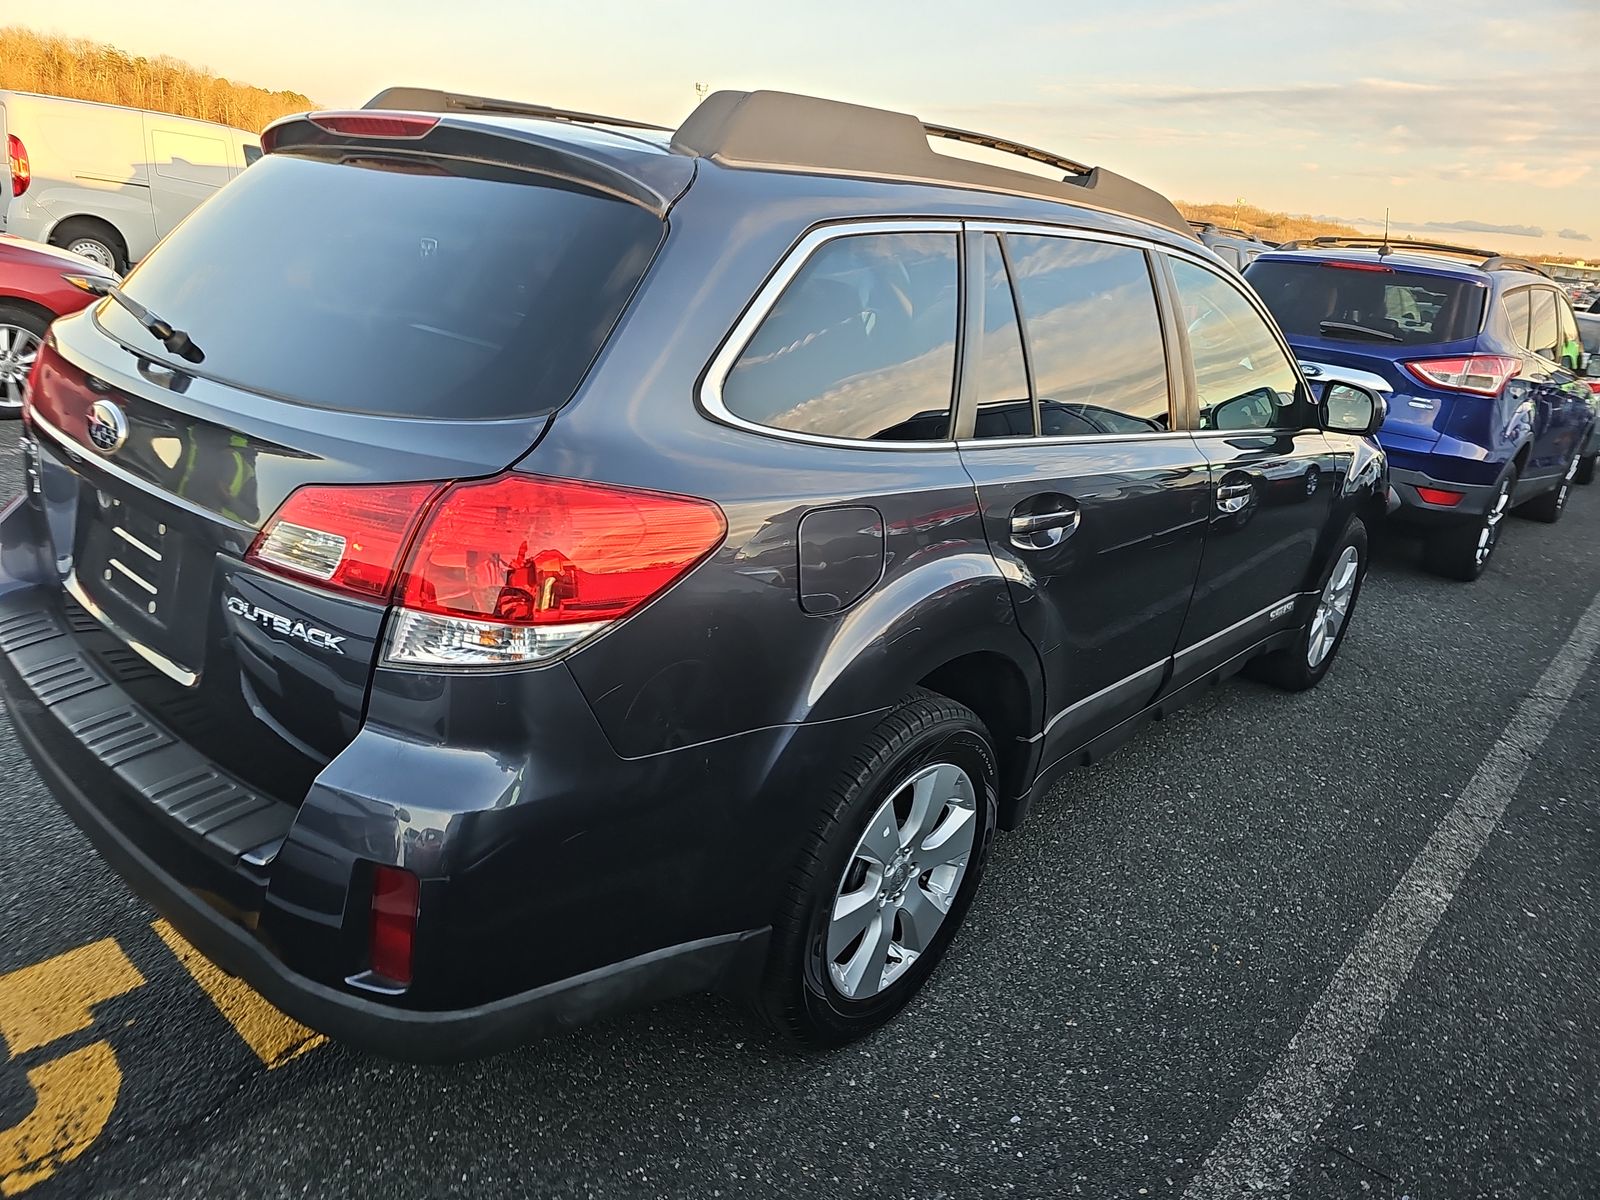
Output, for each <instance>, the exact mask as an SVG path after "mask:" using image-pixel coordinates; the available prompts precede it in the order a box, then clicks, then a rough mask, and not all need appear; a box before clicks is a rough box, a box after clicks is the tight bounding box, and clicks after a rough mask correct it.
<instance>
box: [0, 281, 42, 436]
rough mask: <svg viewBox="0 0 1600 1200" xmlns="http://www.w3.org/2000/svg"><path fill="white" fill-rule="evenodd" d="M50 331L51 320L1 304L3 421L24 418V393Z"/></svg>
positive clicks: (0, 395)
mask: <svg viewBox="0 0 1600 1200" xmlns="http://www.w3.org/2000/svg"><path fill="white" fill-rule="evenodd" d="M48 328H50V318H49V317H47V316H44V315H43V314H41V313H39V312H37V311H35V310H34V309H31V308H21V307H19V306H18V305H15V304H0V420H14V419H15V418H17V417H20V416H21V415H22V392H23V389H24V388H25V387H27V384H28V373H29V372H30V371H32V370H33V360H34V359H36V358H38V357H39V347H40V345H41V344H43V342H44V332H45V330H46V329H48Z"/></svg>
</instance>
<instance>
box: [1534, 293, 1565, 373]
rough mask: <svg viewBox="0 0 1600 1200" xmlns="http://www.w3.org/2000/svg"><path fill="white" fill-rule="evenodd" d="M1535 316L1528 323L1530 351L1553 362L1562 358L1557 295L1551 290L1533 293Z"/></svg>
mask: <svg viewBox="0 0 1600 1200" xmlns="http://www.w3.org/2000/svg"><path fill="white" fill-rule="evenodd" d="M1530 307H1531V308H1532V310H1533V315H1532V317H1531V318H1530V319H1529V323H1528V349H1529V350H1532V351H1533V352H1534V353H1535V354H1537V355H1539V356H1540V357H1541V358H1548V359H1549V360H1550V361H1551V362H1554V361H1556V360H1557V359H1558V358H1560V357H1561V345H1560V343H1561V327H1560V323H1559V322H1558V321H1557V319H1556V294H1555V293H1554V292H1552V291H1551V290H1550V289H1549V288H1534V289H1533V292H1532V293H1531V305H1530Z"/></svg>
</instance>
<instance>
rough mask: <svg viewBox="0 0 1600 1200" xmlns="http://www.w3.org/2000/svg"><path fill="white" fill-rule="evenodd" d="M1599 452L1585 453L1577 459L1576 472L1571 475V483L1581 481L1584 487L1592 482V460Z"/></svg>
mask: <svg viewBox="0 0 1600 1200" xmlns="http://www.w3.org/2000/svg"><path fill="white" fill-rule="evenodd" d="M1597 458H1600V454H1585V455H1584V456H1583V457H1582V458H1580V459H1579V460H1578V473H1577V474H1576V475H1574V476H1573V477H1572V482H1573V483H1581V484H1583V485H1584V486H1585V487H1587V486H1588V485H1589V484H1591V483H1593V482H1594V462H1595V459H1597Z"/></svg>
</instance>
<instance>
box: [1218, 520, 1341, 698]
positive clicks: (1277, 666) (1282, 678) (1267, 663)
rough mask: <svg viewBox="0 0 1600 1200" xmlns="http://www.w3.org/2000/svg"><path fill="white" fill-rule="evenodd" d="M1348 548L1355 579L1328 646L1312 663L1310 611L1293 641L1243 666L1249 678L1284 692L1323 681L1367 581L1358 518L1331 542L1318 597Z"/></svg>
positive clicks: (1313, 620) (1314, 622) (1312, 620)
mask: <svg viewBox="0 0 1600 1200" xmlns="http://www.w3.org/2000/svg"><path fill="white" fill-rule="evenodd" d="M1350 548H1354V549H1355V552H1356V564H1355V567H1356V573H1355V581H1354V585H1353V590H1352V591H1351V593H1350V601H1349V604H1348V605H1347V606H1346V607H1345V613H1344V620H1343V622H1342V623H1341V624H1340V626H1339V628H1338V631H1337V632H1336V633H1335V634H1334V636H1333V644H1332V645H1331V646H1329V647H1328V649H1327V652H1326V653H1325V654H1323V656H1322V658H1321V659H1320V660H1318V662H1317V663H1316V664H1315V665H1313V664H1312V662H1311V653H1310V651H1311V643H1312V637H1313V635H1314V631H1315V629H1316V628H1317V620H1316V615H1317V614H1316V610H1313V611H1312V615H1311V616H1310V617H1309V618H1307V620H1306V623H1305V624H1304V625H1302V626H1301V627H1300V631H1299V634H1298V635H1297V636H1296V637H1295V639H1294V641H1293V642H1291V643H1290V644H1289V645H1287V646H1285V647H1284V648H1283V649H1281V650H1274V651H1273V652H1272V653H1271V654H1264V655H1262V656H1261V657H1260V658H1258V659H1256V660H1255V661H1254V662H1252V663H1251V664H1250V665H1249V667H1248V668H1246V670H1247V671H1248V673H1249V674H1250V676H1251V677H1252V678H1255V679H1259V680H1260V681H1261V682H1262V683H1270V684H1271V685H1272V686H1273V687H1278V688H1282V689H1283V690H1284V691H1286V692H1303V691H1306V690H1307V689H1309V688H1314V687H1316V686H1317V684H1319V683H1321V682H1322V677H1323V676H1324V675H1326V674H1327V673H1328V671H1329V669H1330V668H1331V667H1332V666H1333V660H1334V659H1336V658H1337V657H1339V647H1341V646H1343V645H1344V636H1345V634H1346V633H1348V632H1349V630H1350V622H1351V620H1352V619H1353V618H1354V617H1355V615H1356V604H1357V602H1358V601H1360V599H1361V585H1362V584H1363V583H1364V582H1365V581H1366V578H1367V565H1368V563H1369V562H1370V561H1371V554H1370V550H1369V547H1368V543H1367V527H1366V526H1365V525H1363V524H1362V523H1361V519H1360V518H1359V517H1351V518H1350V523H1349V524H1348V525H1346V526H1345V527H1344V535H1343V536H1342V537H1341V538H1340V539H1339V541H1338V542H1337V543H1336V544H1335V545H1334V548H1333V553H1331V554H1329V555H1328V564H1327V566H1325V567H1324V568H1323V569H1322V573H1321V574H1320V575H1319V576H1318V578H1317V591H1318V594H1319V597H1320V595H1321V594H1322V593H1323V592H1324V591H1325V590H1326V589H1327V587H1328V582H1329V580H1331V579H1332V578H1333V574H1334V568H1335V567H1337V566H1339V564H1340V562H1341V561H1342V560H1343V559H1344V555H1345V551H1346V550H1347V549H1350ZM1319 603H1320V600H1319Z"/></svg>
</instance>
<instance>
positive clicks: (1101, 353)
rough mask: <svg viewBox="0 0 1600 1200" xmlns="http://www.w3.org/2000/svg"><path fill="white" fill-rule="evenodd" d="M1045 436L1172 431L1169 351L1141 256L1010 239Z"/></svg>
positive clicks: (1028, 237)
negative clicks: (1163, 337) (1169, 394)
mask: <svg viewBox="0 0 1600 1200" xmlns="http://www.w3.org/2000/svg"><path fill="white" fill-rule="evenodd" d="M1006 247H1007V250H1008V252H1009V254H1010V258H1011V269H1012V272H1013V278H1012V282H1013V284H1014V286H1015V289H1016V294H1017V302H1018V304H1019V306H1020V307H1021V309H1022V323H1023V328H1024V330H1025V331H1026V334H1027V337H1026V341H1027V347H1028V355H1029V360H1030V362H1031V364H1032V367H1033V387H1034V392H1035V394H1036V395H1037V396H1038V399H1039V432H1040V433H1041V434H1042V435H1043V436H1045V437H1068V436H1072V437H1092V436H1094V435H1096V434H1127V433H1164V432H1166V431H1167V430H1168V429H1170V428H1171V417H1170V415H1169V411H1168V408H1169V403H1168V401H1169V397H1168V388H1167V359H1166V347H1165V343H1164V341H1163V339H1162V336H1161V316H1160V312H1159V310H1158V309H1157V307H1156V298H1155V288H1154V285H1153V284H1152V282H1151V279H1150V269H1149V264H1148V263H1147V261H1146V259H1145V255H1144V251H1142V250H1139V249H1136V248H1134V247H1132V246H1121V245H1115V244H1112V243H1108V242H1091V241H1085V240H1081V239H1077V238H1070V237H1051V236H1047V235H1036V234H1007V235H1006Z"/></svg>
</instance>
